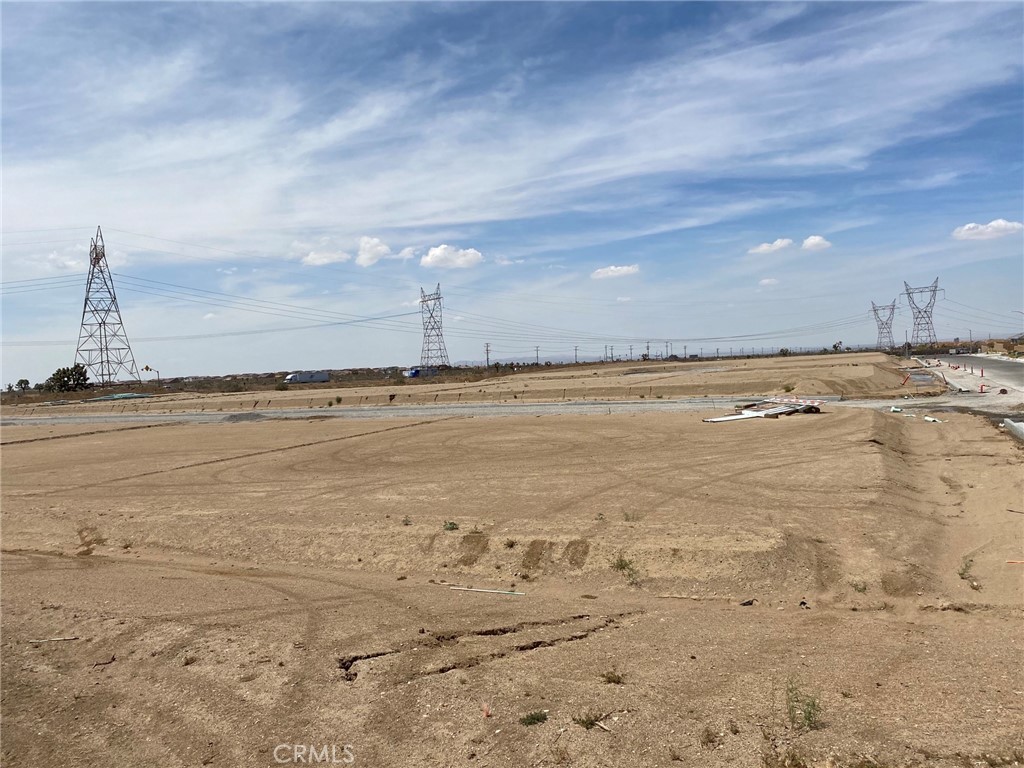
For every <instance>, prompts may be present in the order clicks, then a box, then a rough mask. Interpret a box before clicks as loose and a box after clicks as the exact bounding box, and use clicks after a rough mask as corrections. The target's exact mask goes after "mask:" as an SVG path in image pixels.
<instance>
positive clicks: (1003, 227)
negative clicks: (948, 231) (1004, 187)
mask: <svg viewBox="0 0 1024 768" xmlns="http://www.w3.org/2000/svg"><path fill="white" fill-rule="evenodd" d="M1022 230H1024V224H1022V223H1021V222H1019V221H1007V220H1006V219H996V220H994V221H990V222H989V223H988V224H974V223H973V222H972V223H971V224H964V225H963V226H962V227H957V228H956V229H954V230H953V238H954V239H955V240H995V239H996V238H997V237H1006V236H1007V235H1013V234H1016V233H1017V232H1020V231H1022Z"/></svg>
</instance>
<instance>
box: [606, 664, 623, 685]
mask: <svg viewBox="0 0 1024 768" xmlns="http://www.w3.org/2000/svg"><path fill="white" fill-rule="evenodd" d="M601 679H602V680H604V681H605V682H606V683H608V684H609V685H622V684H624V683H625V682H626V676H625V675H623V674H622V673H621V672H619V671H618V670H616V669H615V668H614V667H613V668H612V669H609V670H608V671H607V672H602V673H601Z"/></svg>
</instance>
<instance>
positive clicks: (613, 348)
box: [612, 344, 615, 363]
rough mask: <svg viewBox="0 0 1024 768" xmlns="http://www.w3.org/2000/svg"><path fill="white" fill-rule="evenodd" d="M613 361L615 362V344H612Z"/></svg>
mask: <svg viewBox="0 0 1024 768" xmlns="http://www.w3.org/2000/svg"><path fill="white" fill-rule="evenodd" d="M612 362H613V363H614V362H615V345H614V344H613V345H612Z"/></svg>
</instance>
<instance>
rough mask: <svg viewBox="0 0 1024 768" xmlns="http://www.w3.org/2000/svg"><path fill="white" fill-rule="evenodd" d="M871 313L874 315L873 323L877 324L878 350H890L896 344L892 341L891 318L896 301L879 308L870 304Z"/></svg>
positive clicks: (873, 303) (894, 311)
mask: <svg viewBox="0 0 1024 768" xmlns="http://www.w3.org/2000/svg"><path fill="white" fill-rule="evenodd" d="M871 311H872V312H874V313H875V322H876V323H878V348H879V349H892V348H893V347H895V346H896V342H894V341H893V339H892V318H893V316H894V315H895V314H896V301H895V299H894V300H893V302H892V304H883V305H882V306H879V305H878V304H875V302H873V301H872V302H871Z"/></svg>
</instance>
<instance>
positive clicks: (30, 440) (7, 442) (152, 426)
mask: <svg viewBox="0 0 1024 768" xmlns="http://www.w3.org/2000/svg"><path fill="white" fill-rule="evenodd" d="M181 423H182V422H174V421H165V422H161V423H159V424H139V425H136V426H134V427H119V428H118V429H93V430H90V431H89V432H75V433H74V434H70V435H47V436H46V437H29V438H26V439H25V440H5V441H4V442H3V443H0V446H2V447H3V448H7V447H9V446H12V445H24V444H25V443H40V442H42V441H44V440H70V439H71V438H73V437H88V436H90V435H109V434H113V433H114V432H130V431H131V430H133V429H155V428H156V427H176V426H178V425H179V424H181Z"/></svg>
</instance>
